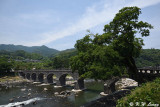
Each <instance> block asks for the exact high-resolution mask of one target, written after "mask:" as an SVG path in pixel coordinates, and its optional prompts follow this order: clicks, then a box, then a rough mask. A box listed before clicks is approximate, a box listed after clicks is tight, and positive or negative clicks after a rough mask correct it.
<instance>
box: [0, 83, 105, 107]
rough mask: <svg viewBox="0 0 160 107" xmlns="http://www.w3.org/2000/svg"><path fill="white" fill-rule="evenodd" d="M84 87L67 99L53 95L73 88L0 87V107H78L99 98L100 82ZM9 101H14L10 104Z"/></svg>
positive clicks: (48, 86)
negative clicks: (83, 89) (84, 88)
mask: <svg viewBox="0 0 160 107" xmlns="http://www.w3.org/2000/svg"><path fill="white" fill-rule="evenodd" d="M85 87H86V90H85V91H81V92H79V93H74V92H71V94H70V95H68V96H67V97H59V96H56V95H55V94H54V93H55V92H62V91H66V90H68V91H71V90H72V89H73V87H72V86H66V87H61V88H60V87H59V88H55V87H54V85H43V84H40V83H35V84H33V83H31V82H23V83H19V84H16V85H13V86H12V87H6V86H0V107H21V106H25V107H79V106H81V105H84V104H85V103H87V102H90V101H92V100H95V99H98V98H100V97H101V96H100V94H99V93H100V92H102V91H103V83H102V82H96V81H86V82H85ZM44 89H47V91H44ZM10 99H13V100H14V101H13V102H10ZM35 101H36V102H35ZM34 103H35V104H34Z"/></svg>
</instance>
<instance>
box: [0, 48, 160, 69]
mask: <svg viewBox="0 0 160 107" xmlns="http://www.w3.org/2000/svg"><path fill="white" fill-rule="evenodd" d="M75 55H77V51H76V49H68V50H65V51H61V52H59V53H55V54H52V55H50V56H48V57H45V56H42V55H41V54H37V53H28V52H26V51H24V50H17V51H14V52H10V51H6V50H1V51H0V72H2V71H3V72H9V71H10V70H11V68H12V69H15V70H18V69H25V70H26V69H33V68H34V69H64V68H70V58H71V57H72V56H75ZM26 59H28V61H25V60H26ZM31 59H32V60H38V62H36V61H35V62H34V61H30V60H31ZM135 60H136V65H137V67H145V66H160V49H143V50H142V52H141V54H140V56H139V57H138V58H136V59H135Z"/></svg>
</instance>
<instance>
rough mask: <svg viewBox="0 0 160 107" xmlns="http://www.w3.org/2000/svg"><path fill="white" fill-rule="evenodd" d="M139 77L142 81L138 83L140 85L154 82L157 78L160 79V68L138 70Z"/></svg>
mask: <svg viewBox="0 0 160 107" xmlns="http://www.w3.org/2000/svg"><path fill="white" fill-rule="evenodd" d="M138 77H139V78H141V79H140V80H141V81H137V82H140V83H144V82H147V81H152V80H154V79H156V78H157V77H160V66H159V67H143V68H138ZM133 79H134V78H133Z"/></svg>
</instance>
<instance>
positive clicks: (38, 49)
mask: <svg viewBox="0 0 160 107" xmlns="http://www.w3.org/2000/svg"><path fill="white" fill-rule="evenodd" d="M0 50H5V51H10V52H14V51H17V50H24V51H26V52H29V53H38V54H41V55H43V56H50V55H52V54H56V53H58V52H59V51H58V50H56V49H52V48H48V47H47V46H45V45H42V46H32V47H28V46H23V45H13V44H9V45H6V44H0Z"/></svg>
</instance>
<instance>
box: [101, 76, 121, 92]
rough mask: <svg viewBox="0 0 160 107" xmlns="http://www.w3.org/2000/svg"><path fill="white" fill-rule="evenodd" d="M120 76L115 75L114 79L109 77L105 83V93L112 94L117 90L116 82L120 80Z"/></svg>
mask: <svg viewBox="0 0 160 107" xmlns="http://www.w3.org/2000/svg"><path fill="white" fill-rule="evenodd" d="M119 79H120V78H118V77H113V78H112V79H109V80H107V81H106V83H105V84H104V93H105V94H111V93H113V92H115V91H116V89H115V83H116V82H117V81H118V80H119Z"/></svg>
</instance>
